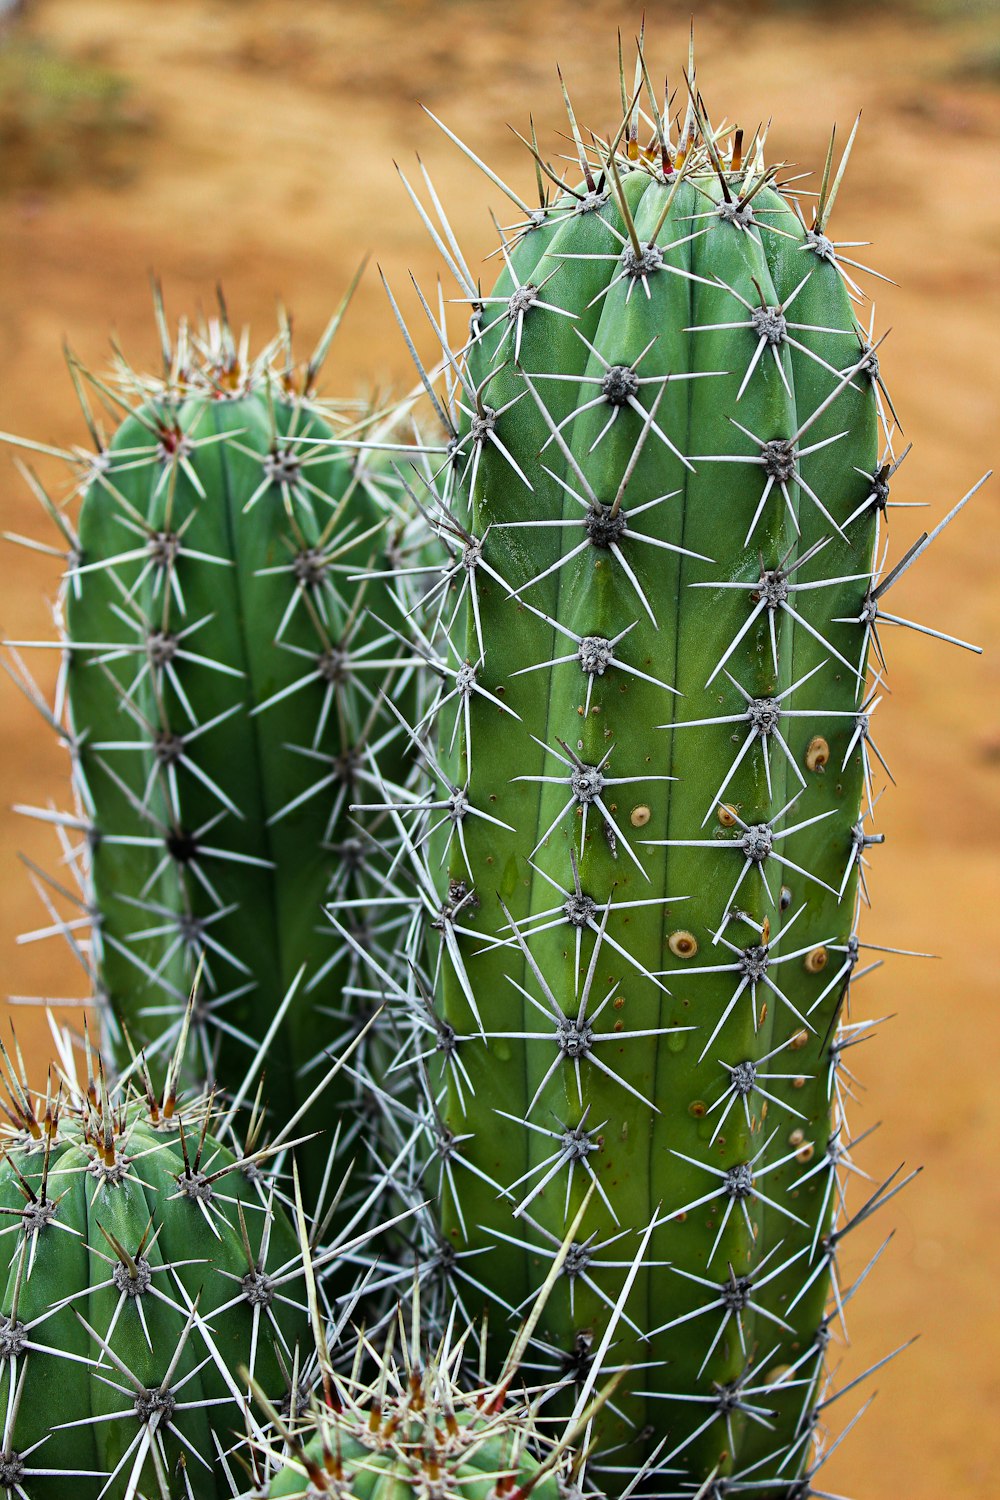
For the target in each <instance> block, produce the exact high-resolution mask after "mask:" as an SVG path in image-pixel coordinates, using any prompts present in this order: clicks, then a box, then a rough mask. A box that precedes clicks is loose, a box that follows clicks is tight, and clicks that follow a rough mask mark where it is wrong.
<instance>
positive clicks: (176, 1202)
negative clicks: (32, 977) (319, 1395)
mask: <svg viewBox="0 0 1000 1500" xmlns="http://www.w3.org/2000/svg"><path fill="white" fill-rule="evenodd" d="M64 1061H65V1062H66V1063H67V1065H68V1066H69V1067H73V1065H74V1059H73V1057H72V1055H71V1053H70V1052H69V1050H68V1049H64ZM0 1066H2V1073H3V1090H4V1094H5V1096H6V1097H5V1102H4V1114H5V1116H6V1117H7V1120H8V1121H9V1122H10V1123H9V1124H8V1125H6V1126H5V1127H4V1132H3V1140H2V1146H3V1156H2V1160H0V1238H2V1241H3V1243H4V1245H5V1246H6V1249H5V1254H4V1265H5V1272H4V1277H3V1281H2V1284H0V1354H2V1366H0V1411H2V1412H3V1447H2V1451H0V1495H2V1496H3V1497H4V1500H14V1497H17V1500H65V1496H66V1495H67V1494H70V1493H72V1494H73V1495H74V1496H78V1497H80V1500H98V1497H102V1500H138V1497H140V1496H148V1497H150V1500H152V1497H154V1496H155V1497H156V1500H172V1497H175V1496H177V1497H180V1496H197V1497H199V1500H215V1497H217V1496H218V1497H219V1500H221V1497H222V1496H227V1497H228V1496H229V1495H230V1494H231V1489H230V1487H229V1485H228V1483H226V1482H225V1480H224V1470H223V1469H222V1468H220V1465H219V1458H220V1455H221V1454H223V1453H225V1452H226V1451H227V1450H228V1449H229V1448H230V1446H231V1444H232V1440H233V1434H234V1433H243V1432H245V1431H246V1430H247V1429H248V1428H249V1432H250V1436H251V1437H252V1438H254V1439H256V1440H257V1441H261V1442H263V1441H264V1440H265V1438H266V1436H267V1424H266V1423H265V1424H264V1425H263V1426H262V1424H261V1421H260V1419H259V1418H258V1417H257V1416H255V1415H254V1414H253V1412H252V1409H251V1390H252V1382H254V1381H255V1382H256V1383H257V1384H258V1386H259V1387H261V1388H262V1389H263V1390H265V1391H267V1392H268V1394H269V1397H270V1399H271V1400H272V1401H273V1402H274V1403H275V1404H276V1405H277V1406H279V1407H280V1405H281V1403H282V1401H283V1400H284V1399H285V1397H286V1396H287V1393H288V1389H289V1386H290V1384H291V1382H292V1381H293V1379H294V1374H293V1372H295V1371H296V1370H297V1367H298V1362H299V1346H300V1345H304V1344H305V1342H306V1338H307V1334H308V1326H309V1319H308V1316H307V1307H306V1277H305V1273H304V1269H303V1255H304V1253H308V1248H309V1247H308V1246H307V1245H306V1246H304V1245H303V1244H302V1242H301V1240H300V1234H299V1230H298V1228H297V1226H296V1225H295V1223H294V1222H293V1219H292V1217H291V1216H290V1215H289V1214H288V1213H287V1212H286V1210H285V1208H284V1207H283V1205H282V1203H281V1191H280V1187H279V1184H278V1182H277V1180H276V1179H275V1178H274V1175H273V1170H272V1168H273V1161H272V1160H271V1159H270V1153H268V1152H267V1151H256V1150H251V1149H248V1150H246V1151H244V1152H240V1153H239V1154H234V1152H233V1150H231V1149H230V1148H229V1146H226V1145H223V1144H222V1143H221V1142H220V1141H218V1140H217V1139H216V1138H215V1136H214V1134H213V1129H215V1128H217V1127H218V1126H219V1125H221V1124H224V1123H225V1122H224V1121H223V1120H221V1119H220V1120H219V1121H213V1114H212V1105H211V1100H210V1099H206V1098H202V1099H200V1100H196V1101H192V1102H190V1103H187V1104H182V1103H181V1101H180V1100H179V1099H178V1097H177V1094H176V1081H177V1073H176V1069H174V1068H169V1069H168V1072H167V1080H166V1084H165V1087H164V1089H163V1090H162V1091H159V1092H158V1091H156V1090H154V1088H153V1086H152V1084H151V1083H150V1082H149V1078H148V1075H147V1076H146V1077H145V1078H144V1079H143V1080H142V1086H141V1087H138V1088H136V1087H119V1088H113V1087H110V1086H109V1085H108V1084H107V1082H106V1079H105V1073H104V1067H103V1064H102V1063H101V1061H100V1059H94V1058H89V1059H88V1075H87V1077H86V1078H85V1079H84V1080H82V1082H80V1083H78V1082H77V1080H76V1077H75V1074H70V1073H64V1074H63V1075H62V1076H61V1077H60V1079H59V1081H58V1084H55V1083H50V1088H49V1090H48V1092H47V1094H46V1095H43V1096H38V1095H34V1094H32V1092H31V1091H30V1090H29V1088H28V1086H27V1081H26V1079H25V1076H24V1073H23V1066H22V1065H20V1063H19V1060H17V1061H15V1060H13V1059H12V1058H11V1057H10V1056H9V1054H8V1053H7V1051H6V1049H3V1061H2V1065H0Z"/></svg>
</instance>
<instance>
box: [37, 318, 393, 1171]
mask: <svg viewBox="0 0 1000 1500" xmlns="http://www.w3.org/2000/svg"><path fill="white" fill-rule="evenodd" d="M161 326H163V327H164V340H165V344H166V353H165V371H164V375H163V377H162V378H161V379H152V378H147V377H143V376H140V375H138V374H136V373H135V372H133V371H132V370H130V369H129V368H128V367H127V366H124V365H122V366H121V367H120V368H119V371H118V377H117V380H116V382H115V385H114V387H108V386H104V385H102V384H100V383H99V382H94V384H95V387H96V389H97V390H98V392H99V394H100V395H101V397H102V399H103V400H104V401H105V402H106V403H108V404H109V405H111V407H112V409H113V410H114V411H115V412H116V413H121V414H122V415H121V420H120V422H119V425H118V426H117V428H116V430H115V431H114V434H113V436H112V437H111V440H110V442H108V443H107V444H106V445H105V444H103V442H100V443H99V451H98V452H97V454H96V455H94V456H93V458H92V459H91V460H90V461H89V464H88V466H87V469H86V473H85V478H84V481H83V483H82V490H83V498H82V505H81V509H80V517H79V537H78V548H79V551H78V556H77V557H76V558H75V559H74V560H73V561H72V564H71V568H70V571H69V576H68V579H67V585H66V590H65V601H64V608H65V616H66V632H67V634H66V642H65V644H66V647H67V648H68V652H69V669H68V688H67V697H68V719H69V732H68V739H69V742H70V744H71V748H72V751H73V766H74V782H75V786H76V789H77V791H78V794H79V797H80V800H81V802H82V805H83V808H84V810H85V813H86V816H87V818H88V819H89V824H90V826H89V830H88V834H87V837H88V841H89V845H90V852H91V885H90V889H89V891H88V898H89V901H90V905H91V910H92V913H93V916H94V933H93V940H94V955H95V956H94V963H93V967H94V971H95V973H94V978H95V981H96V984H97V986H98V987H99V991H100V992H101V994H102V998H103V1001H104V1005H103V1012H104V1015H105V1017H106V1019H107V1021H108V1023H109V1026H110V1028H111V1029H112V1030H113V1031H117V1029H118V1028H120V1027H125V1028H126V1029H127V1032H128V1036H129V1040H130V1045H131V1046H133V1047H143V1048H144V1049H145V1050H146V1052H147V1055H150V1056H153V1055H155V1054H156V1053H158V1052H161V1051H169V1049H170V1048H171V1047H172V1045H173V1042H174V1040H175V1038H176V1036H177V1034H178V1031H179V1029H180V1027H181V1026H182V1025H184V1024H185V1019H184V1018H185V1010H186V1005H187V997H188V994H189V993H190V990H191V984H192V979H193V975H194V972H195V969H196V967H197V966H198V964H199V963H200V964H201V965H202V966H203V979H202V983H201V985H200V990H199V1004H198V1009H197V1012H196V1020H195V1027H194V1029H195V1032H196V1034H197V1036H198V1038H199V1045H200V1050H201V1056H200V1058H199V1059H198V1060H197V1064H196V1066H195V1072H196V1074H197V1075H198V1076H200V1077H201V1078H208V1079H209V1080H211V1081H220V1082H221V1083H222V1084H223V1086H225V1087H230V1088H231V1087H232V1086H234V1084H235V1082H236V1080H237V1079H239V1078H241V1077H242V1076H243V1074H244V1073H245V1072H246V1070H247V1068H248V1066H249V1065H250V1063H251V1061H253V1060H254V1058H255V1055H256V1054H258V1051H259V1048H260V1044H261V1043H262V1042H263V1041H264V1039H265V1038H269V1046H268V1049H267V1055H266V1059H260V1058H258V1063H259V1064H260V1063H262V1065H263V1066H264V1067H266V1071H267V1075H268V1092H269V1094H270V1097H272V1098H274V1097H275V1096H276V1090H278V1089H280V1092H281V1097H282V1099H283V1101H284V1104H285V1107H286V1109H287V1115H288V1117H290V1116H291V1115H292V1113H293V1111H294V1110H297V1109H299V1108H300V1107H301V1106H302V1105H303V1104H304V1103H305V1101H306V1100H307V1099H308V1097H309V1095H310V1094H311V1093H312V1091H313V1090H314V1089H315V1088H316V1087H317V1085H318V1084H319V1083H320V1080H321V1078H322V1075H323V1072H324V1071H325V1066H326V1065H325V1063H324V1053H325V1048H326V1046H327V1045H328V1044H329V1042H330V1040H331V1039H332V1038H334V1037H336V1036H337V1034H338V1033H341V1032H344V1031H346V1030H349V1029H350V1028H351V1027H352V1026H353V1025H354V1018H353V1017H352V1015H351V1013H350V1010H349V1009H347V1010H345V1009H344V1002H343V1000H342V992H343V989H344V987H345V986H346V985H347V984H349V983H350V980H351V978H352V975H353V973H354V969H355V967H356V959H355V957H354V954H353V951H352V950H351V948H350V947H349V945H348V944H346V943H341V942H339V941H338V940H336V939H335V938H334V935H333V933H332V932H331V930H330V928H329V926H328V924H327V923H326V922H325V921H324V919H323V915H322V907H323V904H324V901H326V900H329V899H334V900H347V899H350V898H357V897H363V898H365V899H366V900H369V901H370V899H371V896H372V894H373V893H374V892H375V891H376V890H377V889H378V888H379V885H380V877H379V875H378V874H377V873H376V871H375V869H374V868H373V867H372V861H374V864H375V865H376V866H378V865H379V862H380V861H382V863H383V864H384V863H385V862H386V861H387V860H388V858H389V857H390V856H389V854H387V853H385V851H384V850H380V849H379V847H378V845H377V843H376V842H374V841H372V842H370V843H367V844H365V843H363V842H362V841H361V839H360V838H359V837H358V836H357V832H356V829H355V827H354V824H353V820H352V817H351V812H350V809H351V805H352V804H353V803H356V802H363V801H365V800H366V798H367V797H369V796H370V793H369V792H368V790H367V788H368V784H369V782H370V779H371V773H370V771H369V768H368V757H369V756H370V755H372V754H375V753H378V754H379V756H380V759H381V764H382V768H383V774H386V775H389V776H391V777H393V778H394V779H401V778H402V776H403V774H404V772H405V770H406V768H407V765H408V762H407V761H405V760H404V759H403V754H404V753H405V740H404V737H403V736H402V734H401V730H400V727H399V725H398V723H397V722H396V720H395V719H393V717H392V716H391V715H390V714H389V713H388V712H387V711H386V710H385V708H384V706H383V702H382V694H383V693H389V694H391V695H393V696H394V697H396V698H398V699H399V700H400V701H401V702H402V703H403V704H404V705H406V706H407V707H408V708H409V709H410V710H411V711H412V708H413V706H414V704H415V701H416V700H415V698H414V695H413V691H412V681H411V679H412V675H413V665H412V663H413V658H412V657H410V656H409V654H408V653H407V652H406V651H402V652H401V648H400V645H399V642H398V640H397V639H396V637H395V636H394V634H393V632H392V629H391V628H390V627H389V626H387V625H384V624H382V623H381V622H380V619H379V618H378V617H377V614H376V613H375V612H373V611H372V610H371V609H370V608H369V606H371V605H373V604H374V603H375V596H376V595H378V598H379V605H378V606H377V609H378V614H381V615H383V616H384V617H385V618H386V619H387V620H390V621H391V613H392V607H393V606H392V602H391V601H390V600H388V599H387V598H386V596H385V591H384V586H383V585H381V584H380V583H378V582H377V581H374V580H372V579H370V578H368V579H366V578H364V577H359V575H361V574H364V573H366V572H368V571H370V570H371V569H372V567H373V566H375V567H376V568H377V567H384V565H385V562H386V560H387V559H389V560H391V561H399V560H400V558H402V560H403V561H405V560H406V558H405V547H406V546H408V539H407V536H406V525H407V523H406V518H405V516H404V514H403V512H402V511H401V509H400V508H399V506H398V504H397V503H396V501H395V499H394V495H393V489H394V484H393V481H392V476H391V473H388V472H387V465H385V464H384V463H381V462H380V460H379V459H378V458H377V456H376V455H375V454H374V453H373V452H366V451H363V448H362V446H361V440H364V439H366V438H371V437H373V436H375V435H376V420H377V419H376V417H375V416H374V415H372V414H368V413H365V412H364V410H363V409H361V408H358V409H356V410H350V409H344V410H342V409H339V408H336V407H333V406H331V405H329V404H328V403H323V402H321V401H319V400H317V398H316V396H315V380H316V376H317V373H318V369H319V365H320V363H321V361H322V356H323V353H324V352H325V347H326V344H327V342H328V338H327V339H324V341H323V343H322V344H321V346H320V349H319V350H318V351H317V354H316V355H315V356H314V357H313V359H312V360H311V361H309V363H308V364H306V365H305V366H302V367H299V366H297V365H295V364H294V363H293V362H292V358H291V354H290V350H289V348H288V341H287V338H286V337H282V338H279V340H277V341H276V344H275V345H274V346H272V348H270V349H268V350H266V351H265V353H264V354H263V355H262V356H261V357H260V358H259V359H257V360H256V361H254V362H250V361H249V359H248V357H247V353H246V347H245V343H244V344H243V345H242V346H240V347H237V346H236V345H235V344H234V343H233V340H232V338H231V336H230V334H229V330H228V326H227V325H226V323H225V320H224V319H223V321H222V323H221V325H220V326H218V327H217V328H216V329H215V330H214V332H210V336H209V338H208V341H207V342H199V341H198V340H197V339H194V338H192V337H191V336H190V335H188V334H187V332H186V330H185V329H183V327H182V330H181V335H180V337H179V340H178V342H177V345H176V348H174V349H171V347H170V344H169V341H168V340H167V335H166V332H165V325H162V324H161ZM94 430H95V433H96V431H97V429H96V427H95V429H94ZM401 548H403V549H404V550H403V551H402V552H401V550H400V549H401ZM400 597H401V598H402V596H400ZM408 684H409V685H408ZM375 831H376V833H377V831H378V830H377V825H376V827H375ZM358 923H359V927H360V928H361V929H362V930H363V935H364V941H365V943H366V944H367V946H369V947H370V948H371V949H372V950H373V951H374V952H376V953H377V952H379V951H380V950H381V945H383V944H385V945H386V946H387V947H388V948H389V949H391V947H392V945H393V943H394V941H395V936H396V931H395V930H396V926H397V925H398V919H396V918H395V917H394V915H393V914H392V913H390V914H389V916H388V918H386V917H384V916H382V917H379V916H377V915H375V914H373V913H372V912H371V911H369V912H368V913H366V914H362V915H359V918H358ZM290 994H291V995H292V997H293V998H292V1001H291V1003H290V1004H289V1006H288V1008H287V1011H286V1012H285V1013H284V1016H283V1020H282V1023H281V1025H280V1026H279V1027H278V1028H277V1029H276V1030H275V1029H274V1027H273V1025H272V1023H273V1022H274V1020H275V1017H276V1015H277V1013H278V1010H279V1007H280V1006H281V1005H282V1003H283V1001H284V999H285V998H286V997H287V996H289V995H290ZM272 1033H273V1034H272ZM116 1041H117V1055H118V1059H119V1061H122V1060H127V1057H128V1051H127V1049H126V1047H125V1046H124V1044H123V1041H122V1038H121V1036H120V1034H119V1035H118V1036H117V1038H116ZM347 1076H348V1075H347V1072H346V1071H344V1072H342V1074H341V1082H342V1083H344V1082H346V1080H347ZM348 1097H350V1098H353V1087H352V1088H351V1089H349V1090H348ZM330 1103H331V1106H332V1100H331V1101H330ZM330 1118H331V1116H330V1115H329V1114H328V1115H327V1116H326V1117H325V1119H326V1122H327V1123H329V1120H330ZM320 1123H322V1122H321V1121H320V1120H319V1119H318V1117H317V1116H316V1115H315V1113H313V1114H312V1115H310V1117H309V1120H308V1122H307V1123H306V1124H304V1125H303V1124H300V1126H299V1132H300V1133H302V1132H303V1131H305V1130H308V1129H310V1128H312V1129H315V1128H316V1127H317V1125H318V1124H320ZM303 1154H304V1158H305V1160H304V1162H303V1166H304V1167H305V1166H306V1165H308V1168H309V1170H310V1171H311V1172H312V1174H313V1176H314V1186H315V1184H316V1183H317V1182H318V1180H319V1175H320V1174H321V1173H322V1170H323V1166H324V1164H325V1162H326V1159H327V1146H326V1143H325V1142H319V1143H315V1144H313V1145H311V1146H307V1147H305V1148H304V1152H303Z"/></svg>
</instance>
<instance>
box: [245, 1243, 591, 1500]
mask: <svg viewBox="0 0 1000 1500" xmlns="http://www.w3.org/2000/svg"><path fill="white" fill-rule="evenodd" d="M580 1217H581V1216H580V1214H577V1216H576V1219H575V1221H574V1222H573V1223H572V1224H571V1225H570V1226H569V1229H568V1232H567V1234H566V1235H565V1236H564V1237H563V1242H562V1244H561V1245H559V1246H558V1247H557V1249H556V1252H555V1254H554V1255H553V1257H552V1263H551V1266H550V1269H549V1273H548V1275H547V1276H546V1278H545V1280H544V1282H543V1284H542V1286H541V1288H540V1290H539V1292H538V1295H537V1297H536V1298H535V1300H534V1305H533V1306H532V1308H531V1309H530V1311H529V1313H528V1316H527V1317H526V1318H525V1319H524V1321H523V1323H522V1324H521V1326H520V1327H519V1328H518V1330H517V1332H516V1334H515V1336H514V1339H513V1341H512V1343H511V1345H510V1347H509V1348H508V1350H507V1352H506V1354H505V1355H504V1357H503V1359H502V1361H500V1362H499V1373H498V1375H497V1378H496V1379H495V1380H486V1379H485V1378H484V1371H483V1367H482V1362H480V1366H479V1369H478V1372H477V1373H476V1374H475V1375H473V1374H471V1373H470V1372H469V1371H468V1370H467V1369H466V1368H463V1359H464V1355H465V1350H466V1347H467V1346H468V1345H469V1343H470V1341H471V1342H472V1343H473V1344H475V1343H476V1342H477V1338H478V1341H479V1345H480V1351H482V1349H483V1346H484V1344H485V1341H486V1334H487V1328H486V1325H485V1323H484V1324H483V1326H482V1327H481V1328H479V1329H478V1330H477V1329H475V1328H473V1327H472V1326H470V1327H468V1328H467V1329H466V1330H465V1331H464V1332H463V1333H462V1334H461V1335H460V1336H458V1337H456V1335H455V1318H454V1312H452V1315H451V1316H450V1318H449V1320H448V1323H447V1326H446V1327H445V1328H444V1330H443V1332H442V1335H441V1338H440V1341H439V1343H438V1345H437V1347H436V1348H431V1347H427V1348H425V1347H424V1338H423V1329H422V1324H421V1317H422V1307H421V1293H420V1277H419V1275H418V1276H416V1277H415V1278H414V1281H413V1287H412V1293H411V1298H410V1305H409V1307H406V1306H404V1305H403V1304H402V1303H400V1304H398V1305H397V1307H396V1308H395V1311H394V1314H393V1315H392V1320H391V1321H390V1323H389V1328H388V1333H387V1336H386V1337H385V1340H384V1342H383V1344H382V1345H381V1347H376V1346H373V1344H372V1340H371V1337H370V1335H369V1334H367V1333H360V1334H359V1336H358V1339H357V1344H356V1347H355V1349H354V1351H353V1358H352V1360H351V1365H350V1374H349V1375H348V1376H346V1377H343V1376H338V1375H336V1374H335V1373H334V1371H333V1368H332V1365H331V1363H330V1358H329V1352H328V1350H327V1348H326V1346H325V1341H324V1340H323V1339H322V1337H321V1338H320V1340H319V1341H318V1344H319V1346H318V1348H317V1363H318V1366H319V1369H320V1371H321V1373H322V1400H319V1399H316V1400H314V1401H313V1403H312V1406H311V1409H310V1410H309V1411H308V1412H307V1413H306V1414H305V1416H304V1418H303V1419H302V1420H300V1421H299V1422H297V1423H296V1422H293V1421H284V1420H282V1418H281V1417H280V1416H279V1415H278V1413H277V1412H275V1411H274V1410H273V1409H272V1410H271V1413H270V1414H271V1416H272V1418H273V1426H274V1428H275V1430H276V1431H277V1432H278V1433H280V1435H281V1438H282V1443H281V1446H280V1448H279V1447H272V1448H271V1449H270V1450H265V1462H264V1465H263V1467H264V1468H265V1473H264V1474H261V1473H260V1468H261V1464H260V1463H259V1462H258V1491H257V1492H255V1493H259V1494H260V1496H261V1497H262V1500H264V1497H267V1500H278V1497H279V1496H285V1495H289V1496H290V1495H307V1496H308V1497H309V1500H319V1497H321V1496H324V1495H333V1494H336V1495H343V1494H348V1493H349V1494H351V1495H353V1496H357V1497H359V1500H361V1497H368V1496H371V1497H377V1496H385V1497H388V1496H391V1495H393V1494H396V1493H398V1492H400V1491H402V1490H412V1491H416V1492H419V1493H421V1494H423V1493H426V1494H428V1495H440V1494H449V1495H451V1494H455V1495H471V1496H474V1497H476V1500H494V1497H500V1496H504V1495H512V1496H515V1497H520V1496H527V1495H529V1494H531V1493H532V1492H537V1493H538V1495H539V1496H540V1497H544V1500H559V1497H562V1496H565V1495H567V1494H574V1493H575V1494H582V1493H583V1491H582V1489H581V1488H580V1486H579V1480H580V1476H581V1473H582V1467H583V1465H582V1458H581V1455H580V1454H579V1453H578V1452H577V1451H576V1449H575V1447H574V1445H575V1444H577V1443H578V1442H579V1440H580V1439H581V1438H583V1437H585V1435H586V1433H587V1431H588V1428H589V1425H590V1423H591V1422H592V1420H593V1418H594V1415H595V1414H596V1412H598V1411H599V1410H600V1408H601V1406H602V1405H603V1404H604V1402H605V1401H606V1400H607V1398H608V1396H609V1394H610V1392H611V1389H612V1387H613V1385H614V1382H613V1381H612V1382H610V1383H609V1384H608V1385H607V1386H606V1387H605V1389H603V1390H601V1391H599V1392H597V1394H596V1395H592V1394H591V1389H590V1388H589V1387H588V1389H587V1390H586V1391H584V1392H583V1393H582V1394H581V1399H580V1400H579V1402H578V1403H577V1408H576V1410H574V1412H573V1413H572V1414H571V1416H570V1418H569V1421H568V1422H566V1423H565V1424H563V1425H562V1430H561V1431H560V1432H556V1431H554V1430H553V1425H552V1420H551V1418H550V1417H548V1415H547V1414H546V1413H545V1412H544V1410H543V1408H544V1405H545V1400H546V1396H547V1393H546V1392H545V1391H544V1390H542V1391H540V1392H538V1393H534V1392H532V1391H531V1390H530V1388H528V1387H525V1386H524V1385H523V1383H522V1378H521V1372H522V1363H523V1361H524V1359H525V1356H526V1355H527V1353H528V1351H529V1350H530V1348H531V1344H532V1339H533V1337H534V1333H535V1330H536V1328H537V1325H538V1321H539V1318H540V1317H541V1315H542V1313H543V1311H544V1307H545V1303H546V1301H547V1300H548V1298H549V1296H550V1295H551V1292H552V1288H553V1286H554V1285H555V1282H556V1280H557V1278H558V1277H559V1275H560V1274H561V1272H562V1267H563V1265H564V1263H565V1258H566V1256H567V1254H569V1252H570V1246H571V1243H572V1237H573V1234H574V1233H575V1231H576V1229H577V1228H578V1227H579V1220H580ZM615 1319H616V1312H613V1313H612V1318H611V1324H612V1326H613V1325H614V1322H615ZM397 1332H398V1334H399V1339H400V1345H401V1349H400V1353H399V1355H397V1354H396V1352H395V1339H396V1334H397ZM466 1363H467V1361H466ZM268 1404H269V1403H268V1402H267V1400H266V1398H264V1400H263V1405H264V1406H265V1407H267V1406H268ZM258 1459H259V1452H258ZM271 1467H274V1468H276V1472H274V1473H273V1475H272V1476H271V1477H270V1478H268V1477H267V1474H266V1470H267V1469H268V1468H271Z"/></svg>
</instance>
